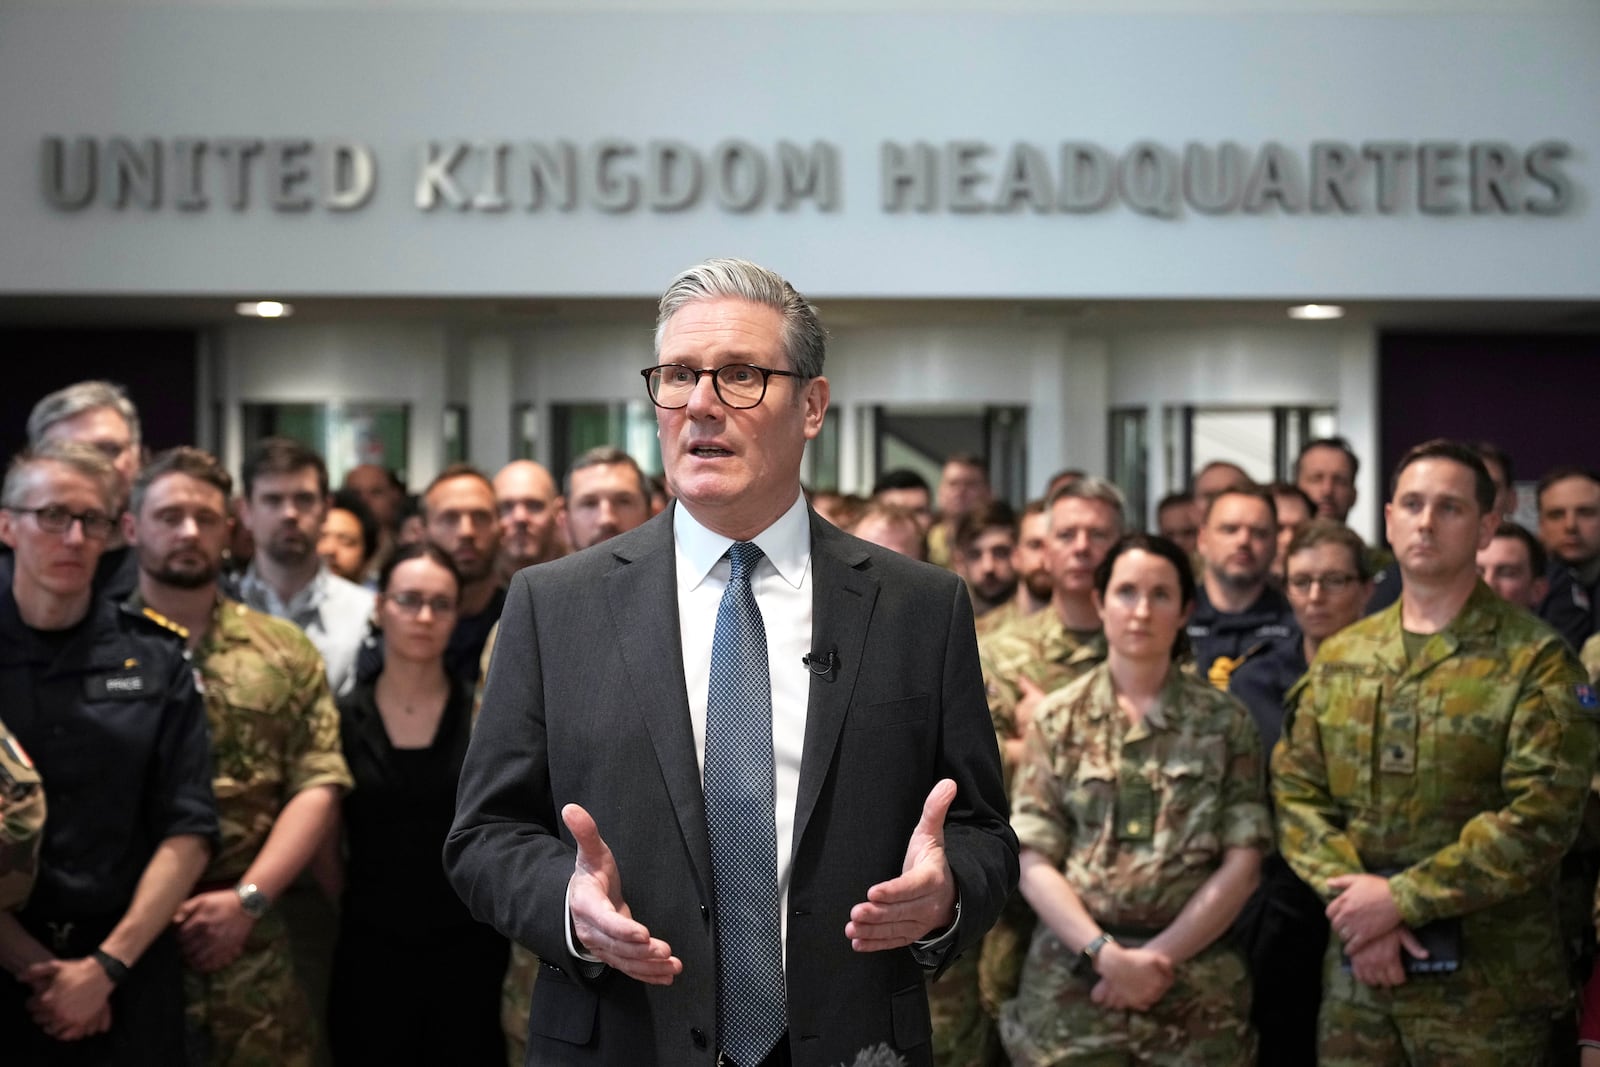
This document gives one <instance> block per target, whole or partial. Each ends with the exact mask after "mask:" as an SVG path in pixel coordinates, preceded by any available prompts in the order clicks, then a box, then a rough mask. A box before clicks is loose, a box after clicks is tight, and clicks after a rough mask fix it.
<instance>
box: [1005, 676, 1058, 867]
mask: <svg viewBox="0 0 1600 1067" xmlns="http://www.w3.org/2000/svg"><path fill="white" fill-rule="evenodd" d="M1068 707H1069V706H1068V705H1066V704H1065V703H1064V702H1062V701H1061V700H1060V699H1059V694H1058V695H1057V696H1056V697H1047V698H1046V699H1045V701H1044V702H1043V703H1041V704H1040V705H1039V712H1038V714H1037V715H1036V716H1035V717H1034V720H1033V723H1032V725H1030V726H1029V727H1028V733H1027V738H1026V742H1025V751H1024V754H1023V757H1022V762H1021V763H1020V764H1019V765H1018V767H1017V774H1016V778H1015V780H1014V781H1013V783H1012V786H1011V829H1012V830H1013V831H1015V833H1016V835H1017V844H1018V845H1019V846H1021V847H1022V848H1031V849H1033V850H1034V851H1035V852H1038V853H1041V854H1043V855H1044V856H1046V857H1048V858H1049V860H1050V862H1051V863H1052V864H1054V865H1055V866H1056V868H1057V869H1060V867H1061V865H1062V864H1063V863H1064V862H1065V861H1066V858H1067V849H1068V848H1069V847H1070V845H1071V842H1072V828H1071V823H1070V816H1069V815H1068V813H1067V810H1066V807H1065V805H1063V804H1062V802H1061V798H1062V792H1063V790H1062V783H1063V782H1065V781H1067V780H1068V778H1069V776H1070V775H1071V774H1072V773H1073V769H1072V768H1070V767H1067V766H1065V762H1066V761H1065V760H1061V759H1058V758H1057V754H1056V751H1055V749H1056V746H1055V744H1054V742H1053V740H1052V739H1054V738H1059V737H1061V736H1063V733H1064V728H1065V727H1064V723H1063V722H1062V716H1063V715H1064V714H1065V713H1066V711H1067V709H1068Z"/></svg>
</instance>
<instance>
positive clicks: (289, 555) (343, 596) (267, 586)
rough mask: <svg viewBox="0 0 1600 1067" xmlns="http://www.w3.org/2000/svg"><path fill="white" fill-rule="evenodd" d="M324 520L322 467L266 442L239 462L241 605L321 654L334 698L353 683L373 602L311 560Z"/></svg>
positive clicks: (278, 442)
mask: <svg viewBox="0 0 1600 1067" xmlns="http://www.w3.org/2000/svg"><path fill="white" fill-rule="evenodd" d="M327 514H328V468H327V465H326V464H324V463H323V462H322V457H321V456H319V455H317V454H316V453H315V452H313V451H312V450H311V449H309V448H307V447H306V446H305V445H302V444H300V443H299V442H298V441H291V440H288V439H287V438H282V437H269V438H267V439H266V440H264V441H262V442H261V443H260V444H259V445H257V446H256V449H255V451H254V452H253V453H251V455H250V456H249V457H248V458H247V459H246V460H245V464H244V508H243V510H242V512H241V516H240V517H241V519H242V521H243V522H244V524H245V526H246V527H248V528H249V530H250V534H251V536H252V537H254V538H255V542H256V555H255V558H254V559H252V560H251V561H250V568H249V569H248V570H247V571H245V573H244V577H243V578H241V579H240V581H239V594H240V599H242V600H243V601H244V602H245V604H247V605H248V606H250V607H252V608H255V609H256V610H257V611H263V612H266V613H267V614H268V615H276V616H278V617H279V618H281V619H288V620H289V621H290V622H293V623H294V624H295V625H296V626H298V627H300V628H301V629H302V630H304V631H305V632H306V636H307V637H309V638H310V639H311V643H312V644H313V645H316V646H317V651H318V652H321V653H322V660H323V663H324V664H326V666H327V669H328V687H329V688H330V689H332V690H333V691H334V693H335V694H342V693H344V692H346V691H348V690H349V688H350V687H351V685H353V684H354V683H355V664H356V653H357V652H359V651H360V649H361V642H362V639H363V638H365V637H366V634H367V622H368V620H369V619H371V618H372V607H373V601H374V599H375V598H374V596H373V593H372V591H371V590H368V589H363V588H362V587H361V586H359V585H356V584H355V583H354V582H351V581H347V580H346V579H344V578H340V577H339V576H338V575H336V574H334V573H333V572H332V571H330V570H329V569H328V565H327V564H326V563H324V562H323V560H322V559H321V557H319V556H318V555H317V538H318V536H319V535H320V534H321V532H322V520H323V519H324V518H325V517H326V516H327Z"/></svg>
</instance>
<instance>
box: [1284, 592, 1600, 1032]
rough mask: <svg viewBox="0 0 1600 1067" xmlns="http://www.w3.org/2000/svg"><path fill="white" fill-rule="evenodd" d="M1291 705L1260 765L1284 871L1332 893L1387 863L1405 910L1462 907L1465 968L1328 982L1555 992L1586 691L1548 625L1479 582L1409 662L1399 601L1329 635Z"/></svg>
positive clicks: (1417, 913) (1421, 996) (1543, 1001)
mask: <svg viewBox="0 0 1600 1067" xmlns="http://www.w3.org/2000/svg"><path fill="white" fill-rule="evenodd" d="M1285 703H1286V705H1287V707H1288V709H1289V712H1288V718H1287V719H1286V722H1285V727H1284V736H1283V739H1282V740H1281V741H1279V743H1278V746H1277V749H1276V751H1275V752H1274V755H1273V764H1272V767H1273V783H1274V795H1275V798H1276V800H1277V804H1278V818H1279V846H1280V848H1281V849H1282V851H1283V854H1284V858H1285V859H1287V860H1288V861H1289V864H1290V865H1291V866H1292V867H1293V868H1294V870H1295V873H1297V874H1298V875H1299V876H1300V877H1301V878H1303V879H1304V880H1305V881H1306V883H1307V884H1308V885H1310V886H1311V887H1312V888H1313V889H1314V890H1316V891H1317V892H1318V893H1320V894H1321V895H1322V897H1323V898H1324V899H1330V898H1331V897H1332V896H1333V894H1332V893H1331V892H1330V891H1329V889H1328V879H1329V878H1331V877H1333V876H1335V875H1339V874H1349V873H1358V872H1363V871H1365V872H1383V871H1391V870H1392V871H1397V872H1398V873H1396V874H1394V875H1393V876H1391V877H1390V878H1389V887H1390V890H1391V891H1392V892H1393V894H1394V898H1395V902H1396V903H1397V904H1398V905H1399V908H1400V914H1401V916H1402V919H1403V921H1404V922H1405V923H1406V924H1407V925H1408V926H1413V927H1415V926H1418V925H1421V924H1423V923H1427V922H1430V921H1433V920H1435V919H1441V918H1447V917H1452V916H1463V917H1464V920H1463V932H1462V945H1463V948H1462V953H1463V965H1462V970H1461V971H1460V972H1458V975H1457V976H1453V977H1454V978H1459V979H1460V981H1440V980H1439V979H1437V978H1429V979H1426V980H1417V981H1412V982H1408V983H1407V984H1406V985H1405V986H1402V987H1399V988H1397V989H1395V990H1391V991H1377V990H1368V989H1367V988H1366V987H1364V986H1361V985H1360V984H1359V983H1357V982H1355V981H1354V979H1353V978H1351V977H1350V976H1349V975H1347V974H1343V975H1336V976H1335V977H1334V980H1333V983H1332V986H1331V987H1330V990H1329V993H1330V995H1334V996H1342V997H1345V998H1355V999H1369V998H1372V999H1374V1002H1375V1003H1376V1000H1377V999H1382V1000H1383V1001H1384V1003H1385V1004H1389V1003H1390V1001H1391V998H1392V1006H1391V1007H1390V1010H1406V1009H1405V1006H1406V1005H1408V1004H1409V1005H1414V1006H1416V1008H1415V1010H1436V1009H1437V1008H1439V1007H1440V1006H1441V1004H1440V1001H1441V1000H1443V1001H1446V1002H1448V1000H1449V999H1450V998H1452V997H1459V996H1460V995H1461V989H1462V985H1461V983H1462V982H1465V983H1467V984H1468V985H1469V986H1471V987H1473V988H1484V989H1492V990H1497V991H1498V992H1497V993H1496V996H1498V997H1500V998H1502V999H1501V1000H1499V1001H1497V1003H1499V1004H1502V1005H1504V1006H1506V1007H1509V1008H1516V1009H1526V1008H1530V1007H1533V1006H1539V1005H1551V1004H1557V1003H1560V1002H1561V1000H1562V999H1563V998H1564V997H1565V995H1566V979H1565V974H1564V972H1563V969H1562V968H1561V967H1560V966H1559V960H1560V959H1561V951H1560V948H1559V940H1558V938H1559V932H1558V927H1557V915H1556V898H1555V883H1556V877H1557V871H1558V865H1559V863H1560V860H1561V856H1562V854H1563V853H1564V852H1565V851H1566V850H1567V848H1568V846H1570V845H1571V843H1572V840H1573V837H1574V835H1575V834H1576V833H1577V829H1578V823H1579V817H1580V814H1581V811H1582V804H1583V800H1584V796H1585V793H1586V791H1587V789H1588V786H1589V781H1590V776H1591V769H1592V768H1593V767H1594V765H1595V758H1596V730H1595V707H1596V703H1597V702H1596V701H1595V698H1594V696H1593V692H1592V690H1590V689H1589V687H1588V685H1587V684H1586V682H1585V680H1584V677H1583V674H1582V671H1581V670H1580V669H1579V667H1578V664H1577V663H1576V662H1575V661H1574V659H1573V657H1572V654H1571V652H1570V651H1569V650H1568V649H1567V648H1566V646H1565V645H1564V644H1563V643H1562V640H1561V638H1560V636H1559V635H1557V634H1556V633H1555V631H1553V630H1551V629H1550V628H1549V627H1548V626H1546V625H1545V624H1543V623H1541V622H1539V621H1538V620H1537V619H1535V618H1533V616H1531V615H1529V614H1527V613H1526V612H1524V611H1522V610H1520V609H1518V608H1514V607H1512V606H1510V605H1508V604H1506V603H1505V602H1504V601H1502V600H1501V599H1500V598H1499V597H1497V596H1495V594H1494V593H1493V592H1491V591H1490V589H1489V588H1488V586H1486V585H1484V584H1483V583H1482V582H1479V583H1478V585H1477V588H1476V589H1474V590H1473V592H1472V595H1471V596H1470V597H1469V598H1468V599H1467V602H1466V604H1465V606H1464V607H1463V608H1462V610H1461V613H1460V614H1459V615H1457V616H1456V618H1455V620H1454V621H1453V622H1452V623H1451V624H1450V625H1449V626H1448V627H1446V628H1445V630H1444V631H1442V632H1440V633H1438V634H1435V635H1433V636H1432V637H1431V638H1430V639H1429V640H1428V642H1427V644H1426V645H1424V646H1423V648H1422V649H1421V651H1420V652H1419V653H1418V655H1417V658H1416V659H1415V660H1414V661H1409V662H1408V659H1407V655H1406V651H1405V645H1404V640H1403V635H1402V631H1401V625H1400V606H1399V605H1395V606H1393V607H1390V608H1387V609H1385V610H1384V611H1382V612H1380V613H1378V614H1377V615H1373V616H1369V617H1368V618H1365V619H1363V620H1361V621H1359V622H1357V623H1355V624H1354V625H1352V626H1350V627H1349V628H1347V629H1345V630H1343V631H1341V632H1340V633H1338V634H1336V635H1335V636H1333V637H1330V638H1329V639H1328V640H1327V641H1325V642H1324V643H1323V645H1322V647H1321V649H1320V650H1319V651H1318V653H1317V658H1316V660H1315V661H1314V662H1313V663H1312V664H1311V667H1310V670H1309V671H1308V672H1307V673H1306V676H1305V678H1303V679H1302V680H1301V681H1300V683H1299V684H1298V685H1296V686H1295V687H1294V688H1293V689H1291V690H1290V692H1289V694H1288V696H1287V697H1286V700H1285ZM1423 1004H1426V1005H1428V1006H1427V1007H1422V1006H1421V1005H1423Z"/></svg>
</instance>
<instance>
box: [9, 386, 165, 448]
mask: <svg viewBox="0 0 1600 1067" xmlns="http://www.w3.org/2000/svg"><path fill="white" fill-rule="evenodd" d="M96 408H110V409H111V410H113V411H115V412H116V413H117V414H118V415H121V416H122V421H123V422H125V423H127V424H128V436H129V438H130V440H131V442H132V444H133V446H134V447H135V448H137V447H138V446H139V442H140V440H141V436H140V428H139V409H138V408H136V407H134V406H133V401H131V400H129V399H128V393H127V390H125V389H123V388H122V386H120V385H117V384H115V383H113V382H106V381H98V380H96V381H88V382H77V383H75V384H73V385H69V386H67V387H66V388H64V389H57V390H56V391H55V392H53V393H51V394H50V395H49V396H47V397H45V398H44V399H43V400H41V401H39V402H38V403H37V404H35V405H33V411H32V412H31V413H29V415H28V444H30V445H37V444H38V443H39V442H40V441H42V440H44V435H45V432H46V431H48V430H49V429H50V427H52V426H54V425H55V424H56V423H58V422H61V421H62V420H63V419H70V418H73V417H74V416H77V415H82V414H83V413H84V412H85V411H93V410H95V409H96Z"/></svg>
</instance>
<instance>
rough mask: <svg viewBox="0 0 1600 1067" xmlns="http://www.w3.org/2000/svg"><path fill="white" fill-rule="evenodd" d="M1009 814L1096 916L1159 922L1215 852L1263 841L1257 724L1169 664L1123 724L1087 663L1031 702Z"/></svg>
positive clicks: (1171, 914)
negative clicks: (1153, 695) (1144, 709)
mask: <svg viewBox="0 0 1600 1067" xmlns="http://www.w3.org/2000/svg"><path fill="white" fill-rule="evenodd" d="M1011 826H1012V828H1013V829H1014V830H1016V832H1017V839H1018V841H1019V842H1020V843H1021V845H1022V846H1023V847H1024V848H1031V849H1033V850H1034V851H1036V852H1039V853H1042V854H1043V855H1044V856H1046V857H1048V858H1049V859H1050V860H1051V861H1052V862H1053V863H1055V864H1056V866H1057V867H1058V868H1059V869H1060V870H1061V871H1062V872H1063V873H1064V874H1065V875H1066V879H1067V882H1068V883H1069V884H1070V885H1071V886H1072V888H1073V890H1074V891H1075V892H1076V893H1077V894H1078V897H1079V899H1080V900H1082V901H1083V906H1084V907H1085V908H1086V909H1088V912H1089V914H1090V915H1092V916H1094V918H1095V919H1096V920H1097V921H1098V922H1100V923H1101V924H1103V925H1111V926H1125V927H1129V926H1131V927H1145V928H1150V929H1159V928H1164V927H1166V926H1167V925H1168V924H1169V923H1171V922H1172V920H1174V919H1176V918H1177V917H1178V913H1179V912H1180V911H1182V910H1183V906H1184V904H1186V903H1187V902H1188V900H1189V898H1190V897H1192V896H1193V895H1194V894H1195V892H1196V891H1197V890H1198V889H1199V888H1200V887H1201V885H1203V884H1204V883H1205V881H1206V879H1207V878H1209V877H1210V876H1211V874H1212V872H1214V871H1215V870H1216V869H1217V867H1219V866H1220V865H1221V863H1222V854H1223V852H1224V850H1226V849H1229V848H1258V849H1261V850H1262V851H1267V850H1269V849H1270V848H1271V847H1272V821H1271V818H1270V816H1269V815H1268V814H1267V806H1266V799H1265V793H1264V790H1263V786H1262V764H1261V741H1260V739H1259V737H1258V736H1257V734H1256V728H1255V725H1254V724H1253V723H1252V722H1251V720H1250V714H1249V712H1247V711H1245V709H1244V706H1243V705H1242V704H1240V703H1239V702H1238V701H1237V700H1235V699H1233V698H1232V697H1230V696H1228V695H1227V694H1226V693H1220V692H1218V691H1217V690H1216V689H1214V688H1212V687H1211V686H1210V685H1207V684H1206V683H1205V682H1202V681H1198V680H1196V679H1195V678H1193V677H1191V676H1189V675H1187V674H1184V673H1183V672H1182V671H1180V670H1178V669H1177V668H1176V667H1174V668H1173V669H1172V671H1171V672H1170V674H1169V675H1168V678H1167V684H1166V689H1165V691H1164V692H1163V693H1162V696H1161V704H1160V707H1159V708H1158V709H1157V710H1156V711H1155V712H1153V713H1152V714H1150V715H1148V716H1146V717H1145V719H1144V720H1143V721H1141V722H1137V723H1130V722H1129V721H1128V719H1127V717H1126V716H1125V715H1124V714H1123V713H1122V711H1121V710H1120V709H1119V708H1118V707H1117V701H1116V694H1115V692H1114V691H1113V688H1112V682H1111V670H1110V668H1109V667H1107V666H1104V665H1102V666H1099V667H1096V668H1095V669H1094V670H1093V671H1091V672H1090V673H1089V674H1088V675H1086V676H1085V677H1083V678H1080V679H1078V680H1077V681H1076V682H1074V683H1072V685H1070V686H1068V687H1066V688H1065V689H1058V690H1056V691H1055V692H1054V693H1052V694H1051V695H1050V696H1049V697H1047V698H1046V699H1045V701H1044V702H1043V703H1042V704H1041V705H1040V706H1039V709H1038V713H1037V714H1036V715H1035V717H1034V722H1033V727H1032V728H1031V729H1030V731H1029V733H1028V747H1027V756H1026V757H1025V759H1024V761H1023V764H1022V766H1020V767H1018V768H1017V780H1016V785H1015V787H1014V788H1013V789H1012V794H1011Z"/></svg>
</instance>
